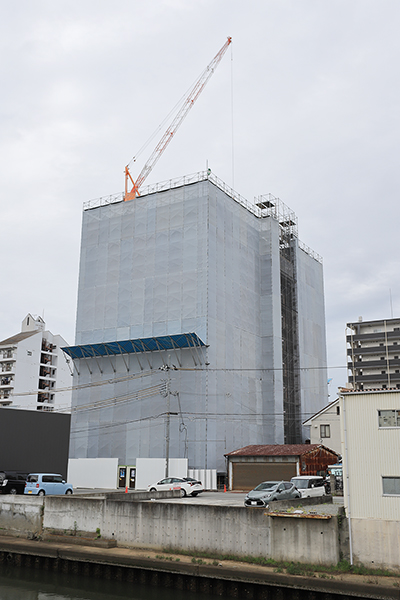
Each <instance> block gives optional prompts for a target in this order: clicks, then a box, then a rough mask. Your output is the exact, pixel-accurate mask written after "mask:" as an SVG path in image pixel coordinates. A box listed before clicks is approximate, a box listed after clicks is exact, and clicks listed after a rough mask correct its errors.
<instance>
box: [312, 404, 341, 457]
mask: <svg viewBox="0 0 400 600" xmlns="http://www.w3.org/2000/svg"><path fill="white" fill-rule="evenodd" d="M303 426H304V427H309V428H310V442H311V444H325V445H326V446H328V447H329V448H331V449H332V450H334V451H335V452H337V453H338V454H341V453H342V442H341V436H340V402H339V398H337V399H336V400H334V402H330V403H329V404H328V405H327V406H325V407H324V408H322V409H321V410H320V411H318V412H317V413H315V415H313V416H312V417H310V418H309V419H307V421H304V423H303Z"/></svg>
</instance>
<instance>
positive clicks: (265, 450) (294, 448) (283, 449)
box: [225, 444, 337, 456]
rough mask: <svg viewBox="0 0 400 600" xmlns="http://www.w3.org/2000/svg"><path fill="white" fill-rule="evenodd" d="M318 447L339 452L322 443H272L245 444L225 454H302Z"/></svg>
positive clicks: (333, 452)
mask: <svg viewBox="0 0 400 600" xmlns="http://www.w3.org/2000/svg"><path fill="white" fill-rule="evenodd" d="M318 448H323V449H324V450H327V451H328V452H332V454H337V453H336V452H335V451H334V450H331V449H330V448H327V447H326V446H323V445H322V444H270V445H266V446H265V445H252V446H245V447H244V448H239V450H234V451H233V452H228V454H225V456H301V455H302V454H308V453H309V452H312V451H313V450H316V449H318Z"/></svg>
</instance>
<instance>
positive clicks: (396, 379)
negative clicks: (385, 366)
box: [348, 373, 400, 384]
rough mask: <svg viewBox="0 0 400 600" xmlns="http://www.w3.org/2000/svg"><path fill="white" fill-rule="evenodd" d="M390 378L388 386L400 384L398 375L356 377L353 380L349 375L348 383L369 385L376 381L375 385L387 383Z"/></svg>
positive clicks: (384, 374)
mask: <svg viewBox="0 0 400 600" xmlns="http://www.w3.org/2000/svg"><path fill="white" fill-rule="evenodd" d="M389 377H390V384H392V383H400V373H389V375H388V373H375V374H373V375H356V376H355V378H354V377H353V375H349V377H348V381H349V383H353V381H354V380H355V381H356V383H370V382H374V381H376V382H377V383H378V382H379V383H387V382H388V379H389Z"/></svg>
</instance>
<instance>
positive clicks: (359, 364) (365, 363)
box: [347, 357, 400, 370]
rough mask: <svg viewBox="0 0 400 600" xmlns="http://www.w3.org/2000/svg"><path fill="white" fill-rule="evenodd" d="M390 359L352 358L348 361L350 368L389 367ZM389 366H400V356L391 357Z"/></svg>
mask: <svg viewBox="0 0 400 600" xmlns="http://www.w3.org/2000/svg"><path fill="white" fill-rule="evenodd" d="M387 365H388V361H387V360H386V357H385V359H384V360H381V359H379V360H355V361H354V362H352V361H351V360H350V361H349V362H348V363H347V368H348V369H351V370H353V369H387ZM389 367H392V368H393V369H394V368H395V367H399V368H400V358H390V359H389Z"/></svg>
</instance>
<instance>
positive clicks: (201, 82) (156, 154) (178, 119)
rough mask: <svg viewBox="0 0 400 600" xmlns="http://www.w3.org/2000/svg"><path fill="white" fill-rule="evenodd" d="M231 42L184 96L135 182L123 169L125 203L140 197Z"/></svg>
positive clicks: (216, 56) (226, 43)
mask: <svg viewBox="0 0 400 600" xmlns="http://www.w3.org/2000/svg"><path fill="white" fill-rule="evenodd" d="M231 42H232V38H231V37H228V39H227V41H226V42H225V44H224V45H223V46H222V48H221V50H220V51H219V52H218V53H217V54H216V55H215V56H214V58H213V59H212V61H211V62H210V63H209V65H207V67H206V68H205V70H204V71H203V73H202V74H201V75H200V77H199V78H198V80H197V81H196V83H195V84H194V85H193V86H192V88H191V89H190V91H189V93H188V95H187V96H186V98H185V100H184V102H183V104H182V106H181V108H180V109H179V111H178V112H177V114H176V115H175V117H174V119H173V120H172V123H171V125H170V126H169V127H168V129H167V130H166V132H165V133H164V135H163V136H162V138H161V140H160V141H159V142H158V144H157V146H156V147H155V149H154V150H153V153H152V154H151V156H150V158H149V159H148V161H147V162H146V164H145V165H144V167H143V169H142V171H141V173H140V175H139V177H138V178H137V179H136V181H134V180H133V178H132V176H131V174H130V172H129V165H127V166H126V167H125V196H124V200H125V201H127V200H133V199H134V198H136V196H140V193H139V188H140V186H141V185H142V184H143V182H144V180H145V179H146V177H147V176H148V175H149V173H150V172H151V170H152V169H153V167H154V165H155V164H156V162H157V161H158V159H159V158H160V156H161V154H162V153H163V152H164V150H165V148H166V147H167V146H168V144H169V143H170V141H171V139H172V138H173V136H174V135H175V133H176V132H177V130H178V128H179V126H180V125H181V123H182V121H183V119H184V118H185V117H186V115H187V114H188V112H189V110H190V109H191V108H192V106H193V104H194V103H195V102H196V100H197V98H198V97H199V95H200V94H201V92H202V91H203V89H204V87H205V85H206V83H207V82H208V80H209V79H210V77H211V75H212V74H213V73H214V71H215V69H216V67H217V66H218V64H219V63H220V61H221V59H222V57H223V56H224V54H225V52H226V50H227V48H228V46H229V44H230V43H231ZM129 182H130V183H129ZM130 185H132V188H131V190H130V191H128V188H129V187H130Z"/></svg>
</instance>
